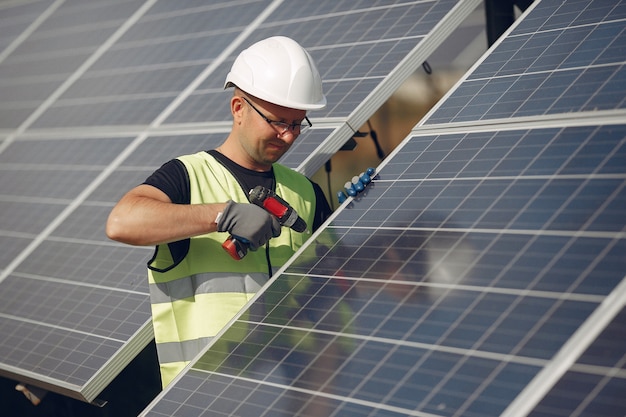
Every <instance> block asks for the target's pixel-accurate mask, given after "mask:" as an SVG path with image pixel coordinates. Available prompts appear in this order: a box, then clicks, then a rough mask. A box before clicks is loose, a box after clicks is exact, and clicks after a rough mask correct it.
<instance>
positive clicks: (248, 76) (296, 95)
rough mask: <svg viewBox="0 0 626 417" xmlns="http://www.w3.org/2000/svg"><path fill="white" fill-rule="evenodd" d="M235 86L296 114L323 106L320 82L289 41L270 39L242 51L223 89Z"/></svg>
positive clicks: (305, 57)
mask: <svg viewBox="0 0 626 417" xmlns="http://www.w3.org/2000/svg"><path fill="white" fill-rule="evenodd" d="M233 85H234V86H237V87H239V88H240V89H242V90H243V91H245V92H246V93H248V94H251V95H253V96H255V97H258V98H260V99H262V100H265V101H267V102H270V103H273V104H277V105H279V106H283V107H289V108H292V109H298V110H316V109H321V108H323V107H325V106H326V97H325V96H324V92H323V91H322V79H321V77H320V74H319V72H318V71H317V67H316V66H315V63H314V62H313V59H312V58H311V55H309V53H308V52H307V51H306V50H305V49H304V48H302V47H301V46H300V45H299V44H298V43H297V42H296V41H294V40H293V39H290V38H287V37H284V36H273V37H271V38H267V39H264V40H262V41H259V42H257V43H255V44H253V45H252V46H250V47H249V48H248V49H245V50H243V51H242V52H241V53H240V54H239V56H238V57H237V59H235V62H234V63H233V66H232V67H231V69H230V72H229V73H228V75H227V76H226V82H225V84H224V88H228V87H232V86H233Z"/></svg>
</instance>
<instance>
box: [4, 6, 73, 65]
mask: <svg viewBox="0 0 626 417" xmlns="http://www.w3.org/2000/svg"><path fill="white" fill-rule="evenodd" d="M64 2H65V0H56V1H55V2H54V3H52V4H51V5H50V6H49V7H48V8H47V9H46V10H45V11H44V12H43V13H41V14H40V15H39V16H38V17H37V19H35V20H34V21H33V22H32V23H31V24H30V25H29V26H28V28H26V29H25V30H24V31H23V32H22V33H21V34H20V35H19V36H18V37H17V38H15V39H14V40H13V41H12V42H11V43H10V44H9V45H8V46H7V47H6V48H4V49H2V51H0V64H2V62H3V61H4V60H5V59H6V58H7V57H8V56H9V55H11V54H12V53H13V51H15V49H16V48H17V47H18V46H19V45H20V44H22V43H23V42H24V41H25V40H26V39H28V37H29V36H31V35H32V34H33V32H34V31H35V30H37V28H38V27H39V25H41V23H43V22H44V21H45V20H46V19H47V18H48V17H49V16H50V15H51V14H53V13H54V12H55V11H56V10H57V9H58V8H59V7H60V6H61V5H62V4H63V3H64Z"/></svg>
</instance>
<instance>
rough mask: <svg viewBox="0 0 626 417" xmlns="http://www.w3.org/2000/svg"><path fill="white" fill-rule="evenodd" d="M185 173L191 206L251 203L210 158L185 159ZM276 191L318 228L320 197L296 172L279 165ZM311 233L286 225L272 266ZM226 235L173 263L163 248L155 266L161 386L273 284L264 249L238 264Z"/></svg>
mask: <svg viewBox="0 0 626 417" xmlns="http://www.w3.org/2000/svg"><path fill="white" fill-rule="evenodd" d="M179 160H181V161H182V162H183V163H184V164H185V167H186V169H187V172H188V175H189V182H190V192H191V204H203V203H214V202H224V201H227V200H234V201H236V202H241V203H247V202H248V199H247V196H246V194H245V193H244V191H243V190H242V189H241V186H240V185H239V183H238V182H237V180H236V179H235V178H234V177H233V176H232V175H231V174H230V172H229V171H228V170H227V169H226V168H224V167H223V166H222V165H221V164H220V163H219V162H218V161H216V160H215V159H214V158H213V157H212V156H211V155H210V154H208V153H206V152H199V153H197V154H193V155H187V156H184V157H180V158H179ZM273 169H274V175H275V178H276V193H277V194H278V195H279V196H281V197H282V198H283V199H284V200H285V201H287V202H289V204H290V205H291V206H292V207H293V208H294V209H295V210H296V211H297V212H298V214H299V215H300V216H301V217H302V218H303V219H304V220H305V221H306V222H307V225H308V226H309V228H311V227H312V224H313V218H314V215H315V192H314V190H313V187H312V185H311V183H310V181H309V180H308V179H307V178H306V177H304V176H303V175H301V174H299V173H296V172H295V171H293V170H291V169H289V168H287V167H283V166H281V165H278V164H275V165H274V168H273ZM309 236H310V234H304V233H297V232H294V231H292V230H291V229H289V228H286V227H283V228H282V231H281V235H280V236H279V237H277V238H273V239H271V240H270V241H269V247H270V250H269V254H270V259H271V264H272V267H274V268H278V267H280V266H281V265H283V264H284V263H285V262H286V261H287V260H288V259H289V258H290V257H291V256H292V255H293V254H294V253H295V251H296V250H297V249H298V248H299V247H300V246H302V244H303V243H304V242H305V241H306V239H307V238H308V237H309ZM227 237H228V233H217V232H216V233H210V234H206V235H202V236H197V237H193V238H191V239H190V241H189V242H190V244H189V251H188V253H187V256H185V257H184V258H183V259H182V261H180V262H179V263H178V264H174V262H173V258H172V256H171V254H170V253H169V248H168V246H167V245H159V246H158V247H157V248H156V250H155V256H154V258H153V259H152V260H151V261H150V263H149V267H150V268H149V270H148V281H149V286H150V297H151V303H152V318H153V325H154V333H155V341H156V344H157V353H158V356H159V363H160V365H161V377H162V384H163V386H164V387H165V386H166V385H168V384H169V382H170V381H171V380H172V379H173V378H174V377H175V376H176V375H177V374H178V373H179V372H180V371H181V370H182V369H183V368H184V367H185V366H186V365H187V363H189V361H190V360H191V359H193V358H194V357H195V356H196V355H197V354H198V353H199V352H200V351H201V350H202V349H203V347H204V346H206V344H207V343H208V342H209V341H210V340H211V338H212V337H213V336H215V335H216V334H217V333H218V332H219V331H220V330H221V329H222V327H224V325H226V324H227V323H228V322H229V321H230V320H231V319H232V318H233V317H234V316H235V315H236V314H237V313H238V312H239V310H241V308H242V307H243V306H244V305H245V304H246V303H247V302H248V301H249V300H250V299H251V298H252V297H253V295H254V294H255V293H256V292H257V291H258V290H259V288H260V287H261V286H262V285H264V284H265V283H266V282H267V280H268V278H269V277H268V275H267V270H268V264H267V259H266V253H265V250H263V249H259V250H257V251H249V252H248V254H247V255H246V257H245V258H243V259H242V260H240V261H235V260H233V259H232V258H231V257H230V256H229V255H228V254H227V253H226V251H224V250H223V249H222V247H221V245H222V243H223V242H224V240H226V238H227Z"/></svg>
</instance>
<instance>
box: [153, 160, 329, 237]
mask: <svg viewBox="0 0 626 417" xmlns="http://www.w3.org/2000/svg"><path fill="white" fill-rule="evenodd" d="M207 152H208V153H209V154H210V155H211V156H213V157H215V158H216V159H217V160H218V161H219V162H220V163H221V164H222V165H224V166H225V167H226V169H228V170H229V171H230V172H231V173H232V174H233V176H234V177H235V178H236V179H237V181H238V182H239V184H240V185H241V187H242V189H243V190H244V191H246V194H247V191H249V190H251V189H253V188H254V187H256V186H257V185H262V186H263V187H265V188H268V189H270V190H273V189H274V187H275V185H276V184H275V179H274V172H273V171H266V172H257V171H252V170H249V169H247V168H244V167H242V166H241V165H238V164H236V163H235V162H233V161H231V160H230V159H228V158H227V157H225V156H224V155H222V154H221V153H219V152H217V151H215V150H210V151H207ZM144 184H148V185H152V186H153V187H156V188H158V189H159V190H161V191H163V192H164V193H165V194H166V195H167V196H168V197H169V198H170V200H171V201H172V202H173V203H176V204H189V203H190V202H191V192H190V189H189V176H188V175H187V170H186V169H185V166H184V165H183V163H182V162H181V161H179V160H178V159H172V160H171V161H169V162H166V163H165V164H163V166H161V168H159V169H158V170H156V171H155V172H154V173H153V174H152V175H150V177H148V178H147V179H146V181H144ZM311 184H312V185H313V189H314V190H315V198H316V204H315V218H314V221H313V227H312V229H313V230H316V229H317V228H318V227H319V226H320V225H321V224H322V223H323V222H324V221H325V220H326V219H327V218H328V216H330V214H331V213H332V210H331V208H330V206H329V205H328V201H327V200H326V196H325V195H324V192H323V191H322V189H321V188H320V186H319V185H317V184H316V183H314V182H313V181H311Z"/></svg>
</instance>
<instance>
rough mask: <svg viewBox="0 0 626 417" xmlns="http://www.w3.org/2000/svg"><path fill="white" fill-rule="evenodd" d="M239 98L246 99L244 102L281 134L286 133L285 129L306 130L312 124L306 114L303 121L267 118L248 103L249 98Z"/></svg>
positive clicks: (296, 132) (293, 130)
mask: <svg viewBox="0 0 626 417" xmlns="http://www.w3.org/2000/svg"><path fill="white" fill-rule="evenodd" d="M241 98H243V99H244V100H245V101H246V103H248V104H249V105H250V107H252V108H253V109H254V111H256V112H257V113H259V116H261V117H262V118H263V120H265V121H266V122H267V123H269V124H270V125H271V126H272V127H274V128H275V129H276V130H277V131H278V133H280V134H281V135H284V134H285V133H287V131H291V132H292V133H294V134H300V133H302V132H304V131H305V130H307V129H308V128H309V127H311V126H313V124H312V123H311V121H310V120H309V118H308V117H306V116H304V122H305V123H285V122H279V121H277V120H272V119H269V118H268V117H267V116H265V115H264V114H263V113H261V111H260V110H259V109H257V108H256V107H254V104H252V103H250V100H248V99H247V98H245V97H243V96H242V97H241Z"/></svg>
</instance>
